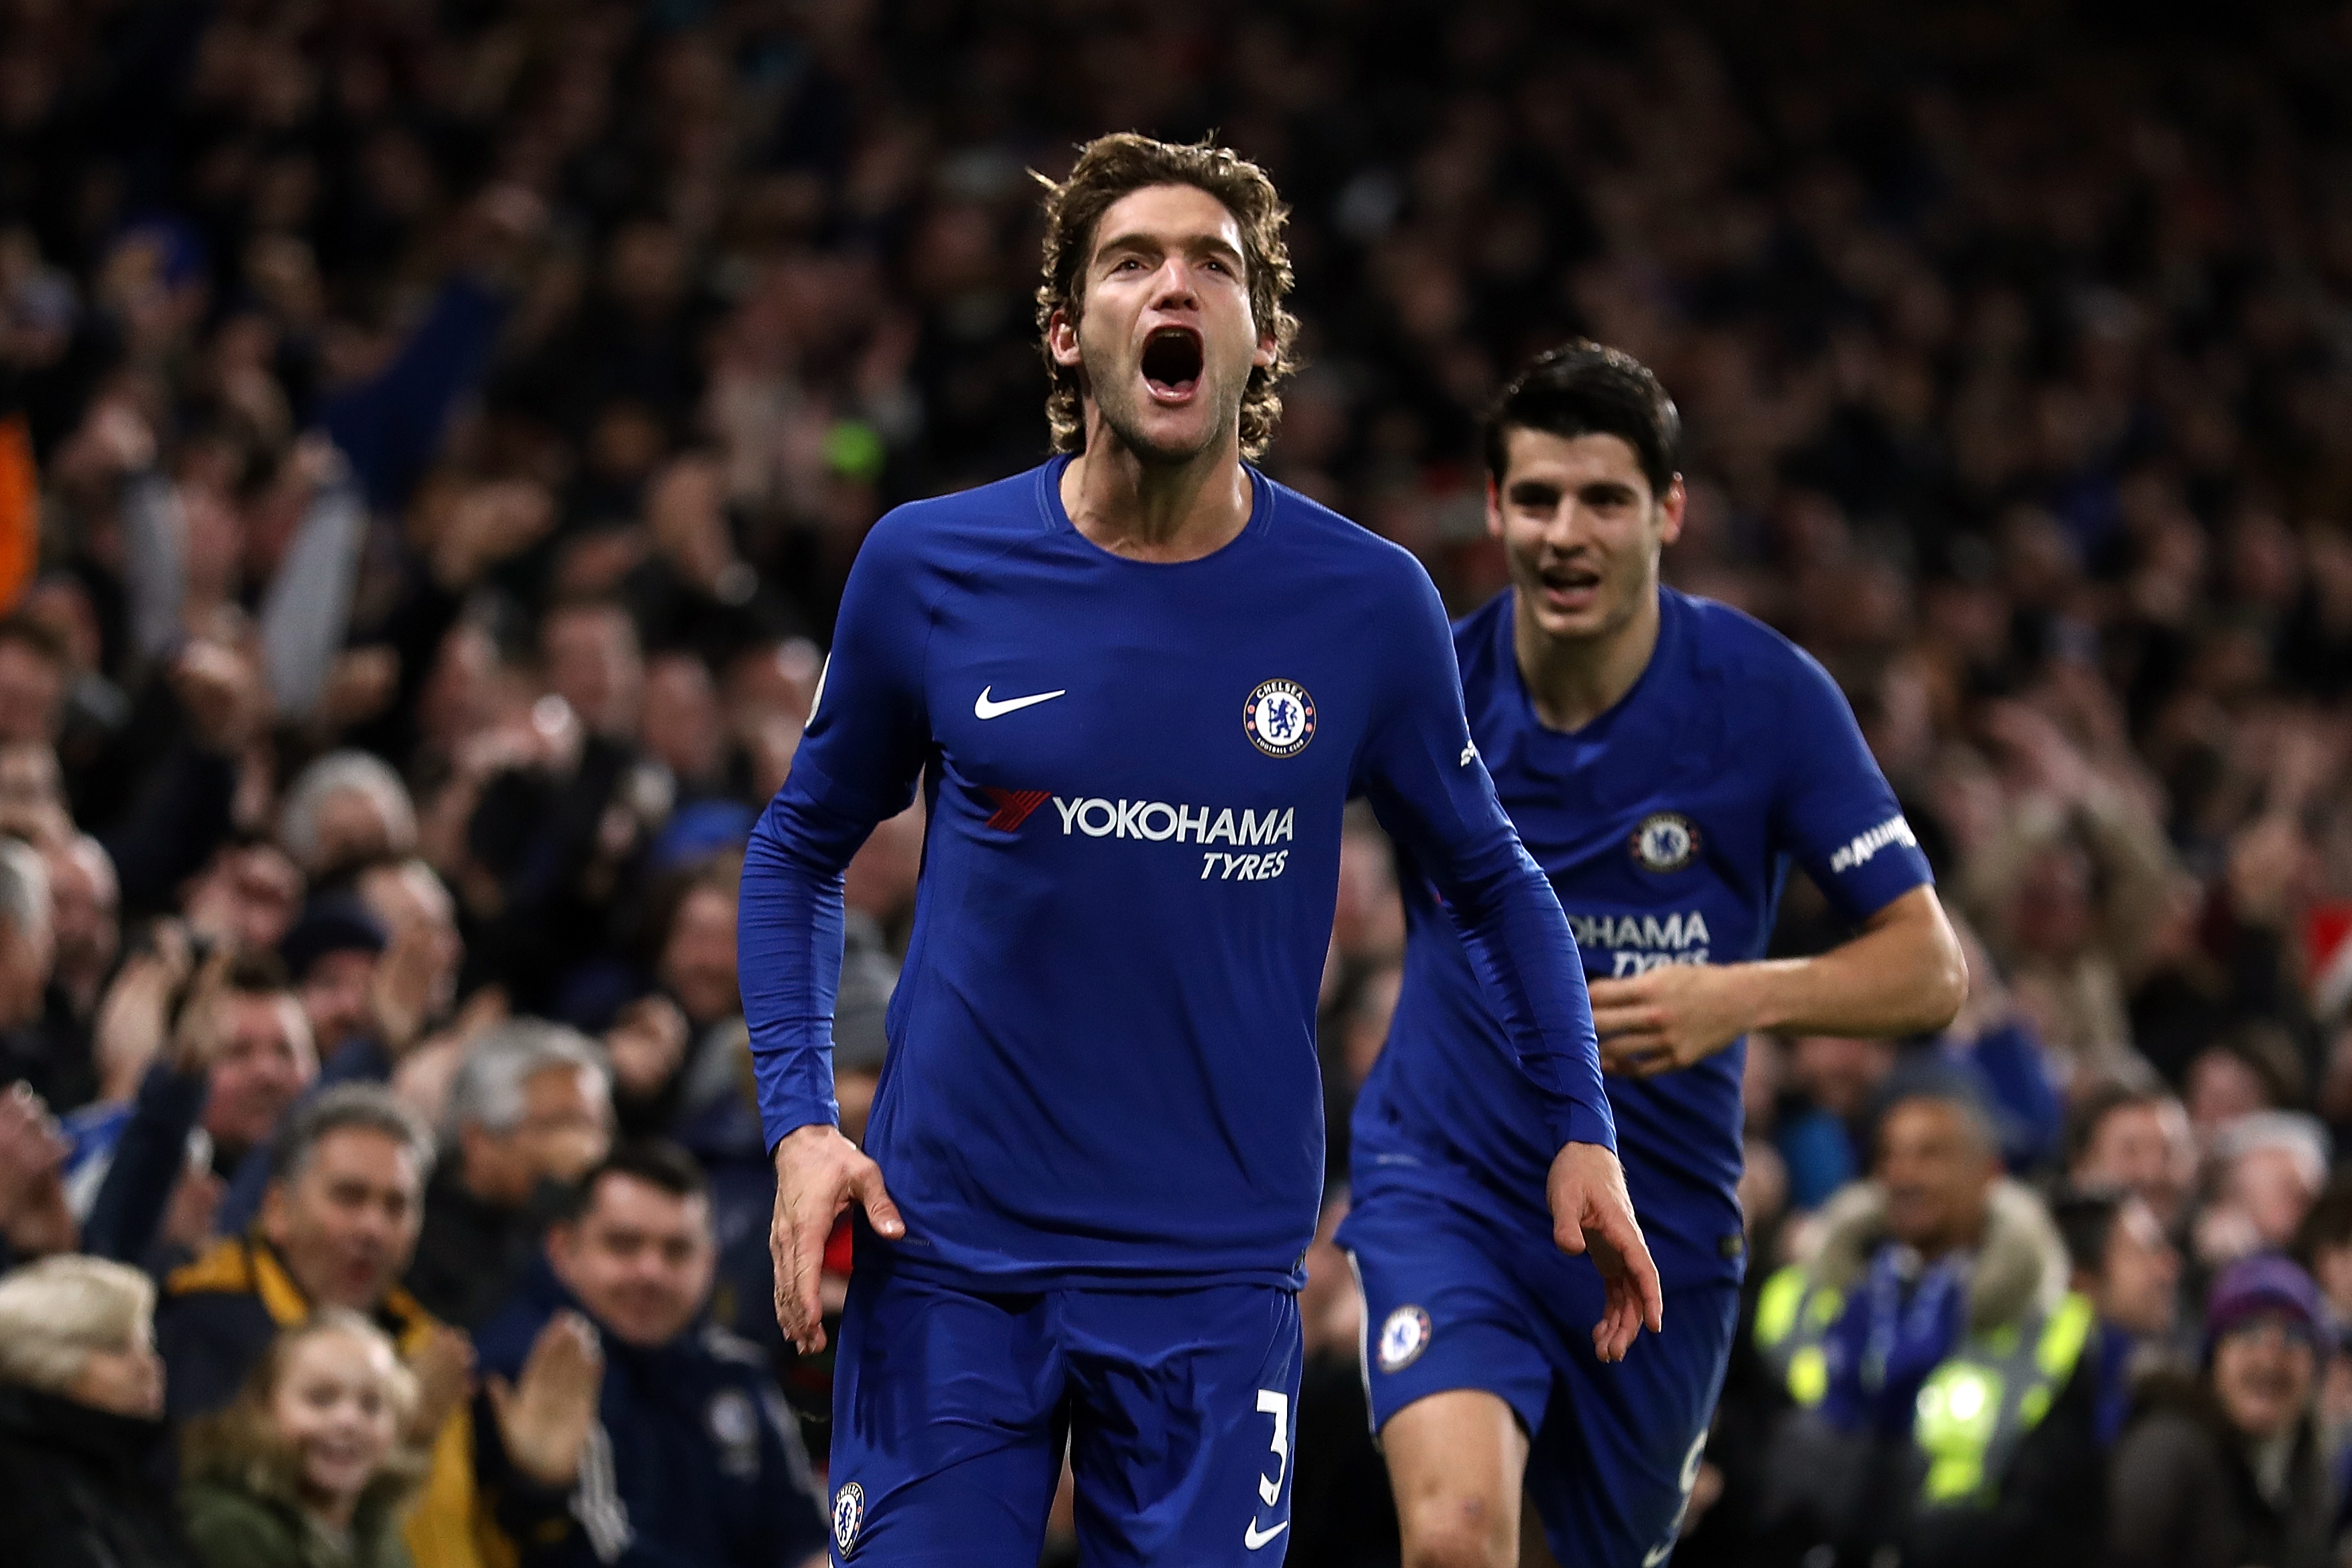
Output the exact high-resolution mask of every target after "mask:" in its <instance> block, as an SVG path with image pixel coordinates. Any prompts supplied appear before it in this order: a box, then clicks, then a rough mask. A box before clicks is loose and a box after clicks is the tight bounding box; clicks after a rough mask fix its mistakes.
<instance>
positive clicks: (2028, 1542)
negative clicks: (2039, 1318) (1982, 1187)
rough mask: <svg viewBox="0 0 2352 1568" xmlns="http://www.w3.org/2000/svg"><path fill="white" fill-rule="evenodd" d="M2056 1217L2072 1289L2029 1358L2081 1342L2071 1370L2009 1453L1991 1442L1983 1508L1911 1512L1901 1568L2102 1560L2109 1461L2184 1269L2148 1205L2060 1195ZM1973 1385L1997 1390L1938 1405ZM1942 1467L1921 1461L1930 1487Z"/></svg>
mask: <svg viewBox="0 0 2352 1568" xmlns="http://www.w3.org/2000/svg"><path fill="white" fill-rule="evenodd" d="M2052 1218H2053V1220H2054V1221H2055V1223H2056V1225H2057V1228H2058V1231H2059V1234H2060V1235H2061V1236H2062V1237H2063V1239H2064V1241H2065V1244H2066V1252H2067V1260H2068V1266H2069V1269H2070V1271H2071V1280H2070V1286H2069V1294H2068V1295H2067V1297H2066V1298H2065V1300H2064V1301H2063V1304H2062V1305H2061V1307H2060V1309H2059V1311H2058V1313H2057V1314H2055V1315H2054V1316H2053V1320H2052V1322H2053V1323H2059V1324H2063V1330H2062V1336H2061V1337H2060V1338H2059V1339H2056V1340H2053V1339H2051V1338H2048V1337H2045V1338H2044V1339H2043V1340H2042V1343H2041V1344H2040V1345H2038V1346H2037V1347H2036V1352H2037V1354H2042V1353H2043V1352H2047V1351H2053V1350H2054V1351H2057V1352H2059V1353H2060V1354H2063V1352H2064V1350H2065V1349H2066V1348H2067V1346H2066V1343H2065V1339H2066V1337H2067V1336H2072V1335H2075V1334H2081V1335H2084V1339H2083V1341H2082V1343H2080V1345H2079V1347H2078V1348H2076V1349H2075V1350H2074V1364H2073V1366H2072V1368H2071V1370H2068V1371H2065V1372H2063V1373H2062V1374H2060V1375H2058V1376H2057V1377H2056V1379H2055V1381H2054V1383H2053V1384H2046V1385H2042V1387H2043V1391H2044V1393H2045V1394H2047V1395H2048V1396H2049V1407H2048V1410H2047V1412H2046V1413H2045V1414H2043V1415H2042V1416H2040V1418H2039V1419H2037V1420H2032V1421H2031V1422H2030V1424H2029V1425H2028V1427H2027V1429H2026V1430H2024V1431H2023V1432H2022V1433H2021V1434H2011V1435H2009V1436H2008V1441H2006V1442H2004V1441H2003V1438H2002V1437H1995V1438H1994V1440H1993V1443H1992V1445H1991V1448H1993V1450H1994V1451H1996V1452H1999V1451H2000V1450H2002V1449H2006V1450H2007V1452H2006V1455H2005V1459H2004V1468H2003V1469H2002V1470H2001V1472H2000V1474H1999V1475H1997V1476H1994V1475H1988V1476H1987V1478H1986V1486H1987V1488H1988V1492H1989V1496H1988V1500H1987V1505H1986V1506H1984V1507H1981V1508H1979V1509H1975V1510H1952V1509H1937V1508H1923V1509H1918V1510H1916V1511H1915V1513H1914V1515H1913V1518H1912V1521H1911V1525H1910V1529H1909V1531H1908V1532H1907V1540H1906V1550H1905V1553H1904V1561H1906V1563H1923V1564H1953V1565H1957V1564H1962V1563H1980V1564H1984V1565H1986V1568H1993V1565H1996V1564H2011V1565H2016V1568H2032V1565H2036V1564H2047V1565H2048V1568H2062V1565H2063V1564H2068V1563H2089V1562H2095V1561H2097V1560H2098V1558H2099V1556H2100V1554H2101V1553H2102V1552H2103V1551H2104V1550H2105V1540H2106V1533H2105V1532H2106V1520H2105V1512H2104V1505H2105V1479H2106V1472H2107V1467H2108V1463H2109V1458H2108V1456H2109V1455H2110V1454H2111V1453H2112V1451H2113V1450H2114V1448H2115V1445H2116V1440H2117V1438H2118V1437H2120V1436H2121V1435H2122V1431H2123V1426H2124V1421H2125V1418H2126V1416H2127V1415H2128V1414H2129V1413H2130V1411H2131V1408H2132V1402H2133V1398H2134V1395H2135V1391H2136V1387H2137V1381H2136V1379H2137V1375H2139V1374H2140V1373H2142V1372H2143V1371H2144V1370H2145V1368H2146V1365H2147V1363H2148V1361H2149V1360H2150V1359H2151V1357H2160V1356H2161V1355H2162V1354H2163V1349H2164V1343H2165V1341H2166V1339H2167V1337H2168V1335H2169V1334H2170V1333H2172V1330H2173V1326H2174V1322H2175V1320H2176V1316H2177V1313H2178V1309H2179V1300H2178V1297H2179V1281H2180V1258H2179V1253H2177V1252H2175V1251H2174V1250H2173V1249H2172V1246H2171V1244H2170V1243H2169V1242H2168V1241H2167V1240H2166V1239H2164V1233H2163V1232H2162V1231H2161V1230H2160V1229H2158V1227H2157V1224H2156V1218H2155V1217H2154V1216H2153V1215H2152V1214H2150V1213H2149V1212H2148V1210H2147V1205H2146V1204H2144V1203H2142V1202H2141V1201H2140V1200H2139V1199H2137V1198H2136V1197H2129V1196H2128V1195H2125V1194H2120V1193H2116V1192H2112V1191H2107V1192H2100V1191H2092V1192H2081V1191H2069V1192H2065V1193H2062V1194H2061V1195H2060V1197H2058V1199H2057V1201H2056V1203H2055V1205H2054V1206H2053V1215H2052ZM1970 1386H1979V1387H1981V1388H1982V1390H1983V1391H1985V1392H1988V1393H1990V1392H1991V1391H1992V1389H1993V1386H1994V1385H1990V1384H1985V1385H1969V1384H1965V1383H1963V1382H1960V1381H1958V1380H1957V1379H1956V1380H1953V1381H1950V1382H1948V1383H1947V1384H1946V1385H1945V1389H1944V1396H1945V1400H1946V1402H1947V1403H1949V1401H1950V1400H1952V1399H1953V1398H1956V1397H1965V1396H1964V1395H1963V1394H1962V1390H1963V1389H1964V1388H1968V1387H1970ZM2006 1392H2007V1390H2006V1389H2002V1390H2001V1393H2003V1394H2006ZM2029 1397H2031V1396H2029ZM1949 1414H1956V1412H1948V1415H1949ZM2003 1414H2004V1416H2005V1417H2007V1418H2011V1419H2014V1417H2008V1416H2007V1413H2006V1412H2004V1413H2003ZM1947 1460H1948V1456H1947V1455H1946V1454H1942V1453H1939V1454H1937V1455H1934V1456H1932V1457H1931V1458H1929V1461H1928V1463H1929V1475H1930V1485H1931V1486H1932V1484H1933V1473H1934V1466H1935V1465H1936V1464H1937V1463H1938V1462H1946V1461H1947Z"/></svg>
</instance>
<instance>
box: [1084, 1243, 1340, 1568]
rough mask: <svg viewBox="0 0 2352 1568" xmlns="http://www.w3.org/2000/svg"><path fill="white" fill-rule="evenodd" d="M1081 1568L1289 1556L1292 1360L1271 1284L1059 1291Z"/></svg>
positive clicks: (1287, 1325) (1258, 1566)
mask: <svg viewBox="0 0 2352 1568" xmlns="http://www.w3.org/2000/svg"><path fill="white" fill-rule="evenodd" d="M1057 1299H1058V1300H1059V1301H1060V1302H1061V1303H1062V1305H1063V1307H1064V1309H1065V1316H1064V1318H1063V1322H1062V1324H1061V1335H1062V1344H1063V1346H1064V1349H1065V1351H1066V1354H1067V1355H1068V1357H1069V1364H1070V1467H1071V1469H1072V1470H1073V1471H1074V1472H1075V1474H1076V1481H1077V1528H1078V1560H1079V1562H1080V1563H1081V1564H1083V1565H1084V1568H1143V1565H1145V1564H1151V1565H1154V1568H1160V1565H1165V1568H1207V1565H1213V1564H1218V1563H1227V1564H1232V1565H1234V1568H1271V1565H1272V1564H1275V1563H1280V1562H1281V1561H1282V1556H1283V1552H1284V1550H1285V1549H1286V1547H1287V1546H1288V1545H1289V1531H1290V1494H1291V1470H1292V1468H1293V1464H1294V1458H1295V1455H1296V1445H1297V1437H1298V1409H1297V1405H1298V1379H1299V1373H1300V1370H1301V1364H1302V1362H1303V1359H1304V1357H1303V1352H1302V1348H1301V1344H1300V1339H1299V1320H1298V1298H1297V1294H1296V1293H1295V1292H1293V1291H1288V1290H1284V1289H1278V1288H1276V1287H1272V1286H1257V1285H1226V1286H1212V1287H1207V1288H1203V1289H1201V1290H1195V1291H1170V1292H1151V1293H1145V1292H1114V1291H1066V1292H1062V1293H1061V1294H1060V1296H1059V1297H1058V1298H1057Z"/></svg>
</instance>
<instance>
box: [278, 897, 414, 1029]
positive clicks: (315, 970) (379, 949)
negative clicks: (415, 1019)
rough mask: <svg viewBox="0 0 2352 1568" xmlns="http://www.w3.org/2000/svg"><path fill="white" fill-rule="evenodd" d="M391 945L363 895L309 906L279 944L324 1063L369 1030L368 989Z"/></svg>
mask: <svg viewBox="0 0 2352 1568" xmlns="http://www.w3.org/2000/svg"><path fill="white" fill-rule="evenodd" d="M389 943H390V936H389V934H388V933H387V932H386V931H385V930H384V928H383V921H381V920H379V919H378V918H377V917H376V915H375V912H374V911H373V910H371V909H370V908H369V907H368V906H367V904H365V903H364V902H362V900H361V899H360V897H359V895H358V894H351V893H329V894H320V895H319V896H318V897H316V898H313V899H311V900H310V903H309V904H307V905H305V906H304V908H303V910H302V915H301V917H300V918H299V919H298V920H296V921H295V922H294V925H293V928H292V929H291V930H289V931H288V932H287V933H286V937H285V940H284V941H283V942H281V943H279V944H278V953H279V955H280V956H283V957H284V958H285V960H286V967H287V968H288V969H289V970H290V971H291V972H292V974H293V976H294V983H295V985H296V986H297V987H298V988H299V990H300V993H301V997H302V1010H303V1012H304V1013H305V1014H307V1015H308V1016H309V1018H310V1032H311V1034H312V1036H313V1037H314V1038H316V1040H318V1042H319V1058H320V1061H325V1060H326V1059H328V1058H329V1057H331V1056H332V1055H333V1054H334V1052H335V1048H336V1047H338V1046H340V1045H341V1044H342V1043H343V1041H344V1040H348V1039H350V1038H351V1037H352V1035H354V1034H356V1033H358V1032H359V1031H360V1030H362V1028H364V1027H365V1025H366V1022H367V1004H368V983H369V981H370V980H372V979H373V977H374V976H375V967H376V962H377V960H378V959H379V958H381V957H382V956H383V950H384V948H385V947H386V946H388V945H389Z"/></svg>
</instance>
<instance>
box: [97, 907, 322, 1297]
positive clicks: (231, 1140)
mask: <svg viewBox="0 0 2352 1568" xmlns="http://www.w3.org/2000/svg"><path fill="white" fill-rule="evenodd" d="M156 936H157V949H156V950H153V951H150V952H147V953H144V954H142V955H141V956H139V957H138V958H136V959H134V960H133V961H132V963H131V965H127V966H125V968H124V971H123V977H122V978H121V979H120V980H118V981H117V982H116V985H117V989H116V992H115V993H114V995H113V996H112V997H111V998H110V1004H109V1010H110V1020H109V1021H110V1025H111V1026H112V1040H113V1042H114V1044H115V1046H116V1059H117V1062H118V1065H127V1063H128V1061H130V1060H131V1058H132V1057H133V1056H134V1055H136V1054H137V1052H136V1050H135V1048H133V1047H131V1045H130V1044H129V1043H128V1041H127V1040H125V1038H124V1037H125V1036H127V1035H130V1034H131V1033H132V1032H133V1031H135V1032H136V1033H137V1035H138V1036H139V1037H141V1038H142V1040H148V1041H152V1042H154V1046H155V1047H156V1049H152V1066H149V1067H148V1068H147V1069H146V1071H145V1072H144V1073H143V1074H142V1076H141V1078H140V1080H139V1089H138V1092H137V1095H136V1096H135V1098H133V1099H132V1100H131V1101H130V1102H129V1103H127V1104H119V1105H115V1106H109V1107H93V1108H91V1109H89V1110H86V1111H84V1112H82V1113H79V1115H77V1117H76V1118H75V1120H76V1123H77V1124H78V1131H79V1134H80V1137H79V1145H80V1147H79V1164H78V1166H77V1167H76V1169H75V1173H74V1181H75V1185H76V1186H77V1188H78V1189H79V1190H81V1191H84V1192H87V1193H88V1194H89V1201H88V1206H87V1216H86V1223H85V1226H84V1245H85V1246H87V1247H88V1248H89V1249H90V1250H92V1251H95V1252H98V1253H100V1255H101V1256H106V1257H113V1258H121V1259H124V1260H145V1259H146V1257H147V1256H148V1248H149V1246H150V1244H151V1242H152V1240H153V1239H154V1237H155V1233H156V1230H157V1228H158V1226H159V1225H161V1224H162V1222H163V1214H164V1209H165V1207H166V1205H167V1204H169V1203H170V1201H171V1200H172V1198H173V1194H174V1192H175V1190H176V1189H177V1187H178V1186H180V1184H181V1183H183V1182H184V1181H189V1180H194V1181H198V1182H205V1181H211V1182H214V1183H215V1184H225V1183H226V1182H228V1181H231V1180H232V1179H234V1178H235V1177H236V1174H237V1173H238V1171H239V1170H240V1169H241V1168H242V1167H243V1166H244V1165H245V1163H246V1162H247V1160H248V1159H250V1158H254V1157H257V1155H256V1151H257V1150H259V1149H261V1148H262V1147H263V1145H266V1144H267V1143H268V1140H269V1138H270V1137H271V1135H272V1134H274V1133H275V1132H276V1130H277V1128H278V1123H279V1122H280V1121H281V1120H282V1119H283V1118H284V1116H285V1114H286V1113H287V1112H288V1111H289V1110H291V1109H292V1108H293V1105H294V1103H295V1101H296V1100H297V1099H298V1098H299V1096H300V1095H301V1093H302V1092H303V1091H304V1090H305V1089H306V1088H308V1087H309V1085H310V1082H311V1080H312V1079H314V1078H315V1077H317V1075H318V1071H319V1061H318V1055H317V1053H316V1051H314V1050H313V1048H312V1046H311V1042H310V1023H309V1020H308V1019H307V1018H306V1017H305V1016H304V1014H303V1010H302V1007H301V1004H300V1002H299V1001H298V1000H297V999H296V998H295V995H294V991H293V988H292V986H291V985H289V983H288V980H287V977H286V971H285V968H284V967H283V966H282V965H280V964H279V963H278V961H277V959H276V957H275V956H272V955H270V954H268V953H257V954H243V955H239V954H233V953H231V952H229V951H228V950H227V949H222V950H220V951H218V952H216V953H215V955H214V956H212V957H210V958H208V959H207V960H206V962H205V965H204V967H203V968H202V969H201V970H199V971H198V972H196V973H194V974H191V973H190V972H189V971H190V967H191V965H192V962H193V960H192V958H191V956H190V955H189V953H188V952H187V947H186V943H185V941H184V939H183V938H182V937H181V936H179V935H178V934H177V933H176V932H172V931H169V930H162V931H159V932H158V933H157V934H156ZM141 1013H143V1014H144V1016H143V1017H140V1016H137V1015H138V1014H141ZM198 1129H201V1131H202V1134H203V1137H202V1145H201V1146H202V1148H203V1150H204V1154H205V1159H204V1161H203V1168H202V1169H201V1170H199V1171H197V1172H195V1173H193V1174H191V1173H188V1172H187V1171H186V1168H185V1167H186V1165H187V1161H186V1158H185V1151H186V1149H187V1148H188V1146H189V1143H190V1134H192V1133H193V1132H195V1131H196V1130H198ZM258 1157H261V1158H264V1159H265V1160H266V1158H267V1156H266V1155H261V1156H258ZM173 1261H175V1262H177V1261H184V1259H175V1260H173Z"/></svg>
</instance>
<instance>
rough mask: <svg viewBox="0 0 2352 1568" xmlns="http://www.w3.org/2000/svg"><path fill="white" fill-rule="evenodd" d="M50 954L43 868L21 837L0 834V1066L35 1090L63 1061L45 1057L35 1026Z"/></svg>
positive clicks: (51, 932) (53, 948) (53, 942)
mask: <svg viewBox="0 0 2352 1568" xmlns="http://www.w3.org/2000/svg"><path fill="white" fill-rule="evenodd" d="M56 957H57V937H56V933H55V928H54V927H53V926H52V925H51V924H50V919H49V873H48V868H47V866H45V865H43V864H42V863H41V857H40V855H39V854H38V853H37V852H35V851H34V850H33V849H32V848H31V846H29V845H27V844H26V843H25V842H24V841H22V840H20V839H0V1071H5V1075H6V1076H7V1077H8V1078H9V1079H11V1080H12V1081H13V1080H16V1079H23V1080H25V1081H26V1082H31V1083H32V1084H33V1087H34V1089H35V1091H36V1092H41V1091H42V1089H43V1084H44V1082H48V1081H49V1080H50V1079H51V1078H52V1077H53V1076H54V1075H55V1074H56V1073H57V1072H58V1071H59V1070H60V1069H62V1068H63V1067H64V1066H65V1065H66V1064H63V1063H57V1064H52V1063H51V1062H50V1061H48V1060H47V1055H48V1053H47V1049H46V1047H47V1041H46V1040H44V1039H43V1038H42V1037H41V1035H40V1034H39V1032H38V1031H37V1029H36V1027H35V1026H36V1025H37V1023H38V1022H39V1019H40V1017H41V1010H42V996H43V993H44V992H45V991H47V988H48V984H49V973H50V969H51V967H52V966H53V965H54V963H55V962H56ZM50 1086H51V1087H55V1085H54V1083H51V1085H50Z"/></svg>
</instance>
